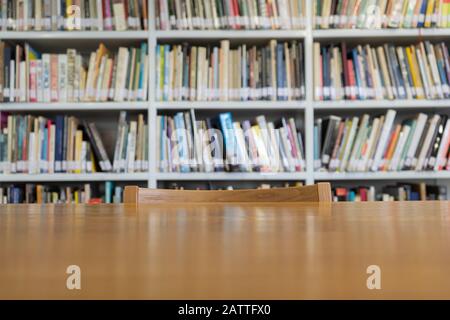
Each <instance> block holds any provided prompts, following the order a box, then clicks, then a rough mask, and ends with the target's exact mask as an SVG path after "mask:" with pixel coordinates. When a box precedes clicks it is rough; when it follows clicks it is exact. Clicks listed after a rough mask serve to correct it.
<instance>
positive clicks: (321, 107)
mask: <svg viewBox="0 0 450 320" xmlns="http://www.w3.org/2000/svg"><path fill="white" fill-rule="evenodd" d="M154 1H155V0H148V3H149V5H148V8H149V30H148V31H124V32H117V31H79V32H64V31H57V32H38V31H28V32H14V31H0V39H1V40H19V41H26V40H32V41H33V42H37V41H41V42H45V41H54V40H66V41H67V40H70V41H74V43H76V41H80V40H98V42H100V41H106V43H108V42H109V41H112V42H114V41H115V40H117V41H123V40H126V41H136V42H139V41H147V43H148V47H149V57H150V64H149V69H150V72H149V76H150V79H149V100H148V101H145V102H124V103H117V102H99V103H0V111H9V112H14V111H18V112H26V111H33V112H39V111H43V112H44V111H45V112H48V111H58V112H69V111H96V112H108V111H117V110H128V111H133V110H139V111H144V112H145V111H146V112H147V119H148V124H149V129H150V130H149V144H150V145H149V172H147V173H94V174H36V175H31V174H10V175H5V174H4V175H1V174H0V182H12V183H14V182H75V181H139V182H141V183H142V182H144V183H145V182H146V183H147V185H148V186H149V187H151V188H156V187H157V186H158V182H164V181H171V182H174V181H235V182H239V181H304V182H306V183H307V184H312V183H314V182H317V181H356V182H358V181H364V180H386V181H393V180H411V181H418V180H434V181H438V180H439V181H440V182H442V181H443V182H444V183H447V184H449V182H450V172H408V171H406V172H387V173H386V172H363V173H328V172H314V170H313V162H314V159H313V122H314V113H315V112H318V111H319V112H320V114H331V113H333V111H339V110H344V111H351V110H365V112H380V111H379V110H381V109H387V108H393V109H398V110H400V109H405V110H411V112H417V111H418V110H421V109H422V110H430V111H438V110H449V108H450V100H392V101H387V100H370V101H318V102H315V101H314V98H313V72H314V70H313V42H314V41H316V40H317V41H328V40H330V41H336V42H338V41H341V40H342V39H355V41H359V40H360V41H364V42H365V43H370V42H371V41H379V40H380V39H386V40H387V41H389V40H392V41H395V40H396V39H411V40H414V39H418V38H419V39H449V38H450V28H449V29H395V30H361V29H351V30H346V29H330V30H314V29H313V28H312V20H313V19H312V6H313V3H312V1H305V3H306V11H307V15H306V28H305V29H303V30H248V31H244V30H211V31H209V30H193V31H191V30H186V31H184V30H180V31H179V30H173V31H160V30H155V25H154V21H155V19H154V18H155V11H154ZM220 39H230V40H238V41H239V42H242V41H245V40H248V41H249V43H251V42H254V41H255V40H256V41H261V40H267V41H269V40H270V39H279V40H289V39H298V40H299V41H303V42H304V52H305V59H304V61H305V82H306V99H305V100H303V101H229V102H222V101H214V102H207V101H199V102H159V101H156V95H155V78H154V72H153V71H154V69H155V68H154V67H155V47H156V44H157V43H164V42H166V41H171V42H173V41H178V40H179V41H198V40H201V41H208V40H210V41H217V40H220ZM363 39H364V40H363ZM81 46H83V44H81ZM190 108H194V109H196V110H217V111H218V110H231V111H236V110H246V111H255V115H256V112H258V113H264V111H265V110H266V111H269V110H270V111H275V110H279V111H280V116H281V114H282V113H283V112H288V111H289V112H291V111H299V112H300V113H303V116H304V120H305V121H304V123H305V128H304V140H305V152H306V171H305V172H299V173H271V174H262V173H187V174H186V173H160V172H158V171H157V159H156V148H157V145H156V142H157V133H156V116H157V114H158V112H163V111H170V110H186V109H190ZM449 186H450V185H449Z"/></svg>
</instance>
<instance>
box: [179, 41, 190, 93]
mask: <svg viewBox="0 0 450 320" xmlns="http://www.w3.org/2000/svg"><path fill="white" fill-rule="evenodd" d="M186 57H188V46H187V45H186V44H184V45H183V59H184V58H186ZM189 76H190V74H189V63H184V64H183V84H182V87H181V88H180V89H181V92H180V97H181V99H182V100H189Z"/></svg>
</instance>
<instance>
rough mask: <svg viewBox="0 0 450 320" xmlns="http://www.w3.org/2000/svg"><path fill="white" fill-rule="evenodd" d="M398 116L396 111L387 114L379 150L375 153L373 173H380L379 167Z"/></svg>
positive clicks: (389, 111)
mask: <svg viewBox="0 0 450 320" xmlns="http://www.w3.org/2000/svg"><path fill="white" fill-rule="evenodd" d="M396 114H397V112H396V111H395V110H388V112H387V113H386V117H385V120H384V124H383V128H382V131H381V135H380V139H379V141H378V145H377V149H376V151H375V156H374V159H373V163H372V166H371V170H372V171H378V167H379V166H380V164H381V160H382V157H383V155H384V152H385V150H386V146H387V144H388V139H389V135H390V133H391V129H392V124H393V123H394V119H395V116H396Z"/></svg>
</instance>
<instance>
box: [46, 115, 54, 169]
mask: <svg viewBox="0 0 450 320" xmlns="http://www.w3.org/2000/svg"><path fill="white" fill-rule="evenodd" d="M51 127H52V121H51V120H47V168H46V169H45V172H49V170H48V168H49V165H50V148H51V145H50V141H51V138H52V132H51V130H50V128H51Z"/></svg>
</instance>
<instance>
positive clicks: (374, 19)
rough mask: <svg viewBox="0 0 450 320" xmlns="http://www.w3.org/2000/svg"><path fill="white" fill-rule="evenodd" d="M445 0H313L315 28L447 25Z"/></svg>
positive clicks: (446, 3) (382, 27)
mask: <svg viewBox="0 0 450 320" xmlns="http://www.w3.org/2000/svg"><path fill="white" fill-rule="evenodd" d="M448 6H449V3H448V2H447V1H445V0H408V1H404V0H364V1H350V0H334V1H331V0H325V1H322V0H315V1H314V5H313V26H314V28H316V29H336V28H340V29H355V28H357V29H386V28H395V29H411V28H448V27H449V26H450V25H449V19H448V14H449V8H448Z"/></svg>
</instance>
